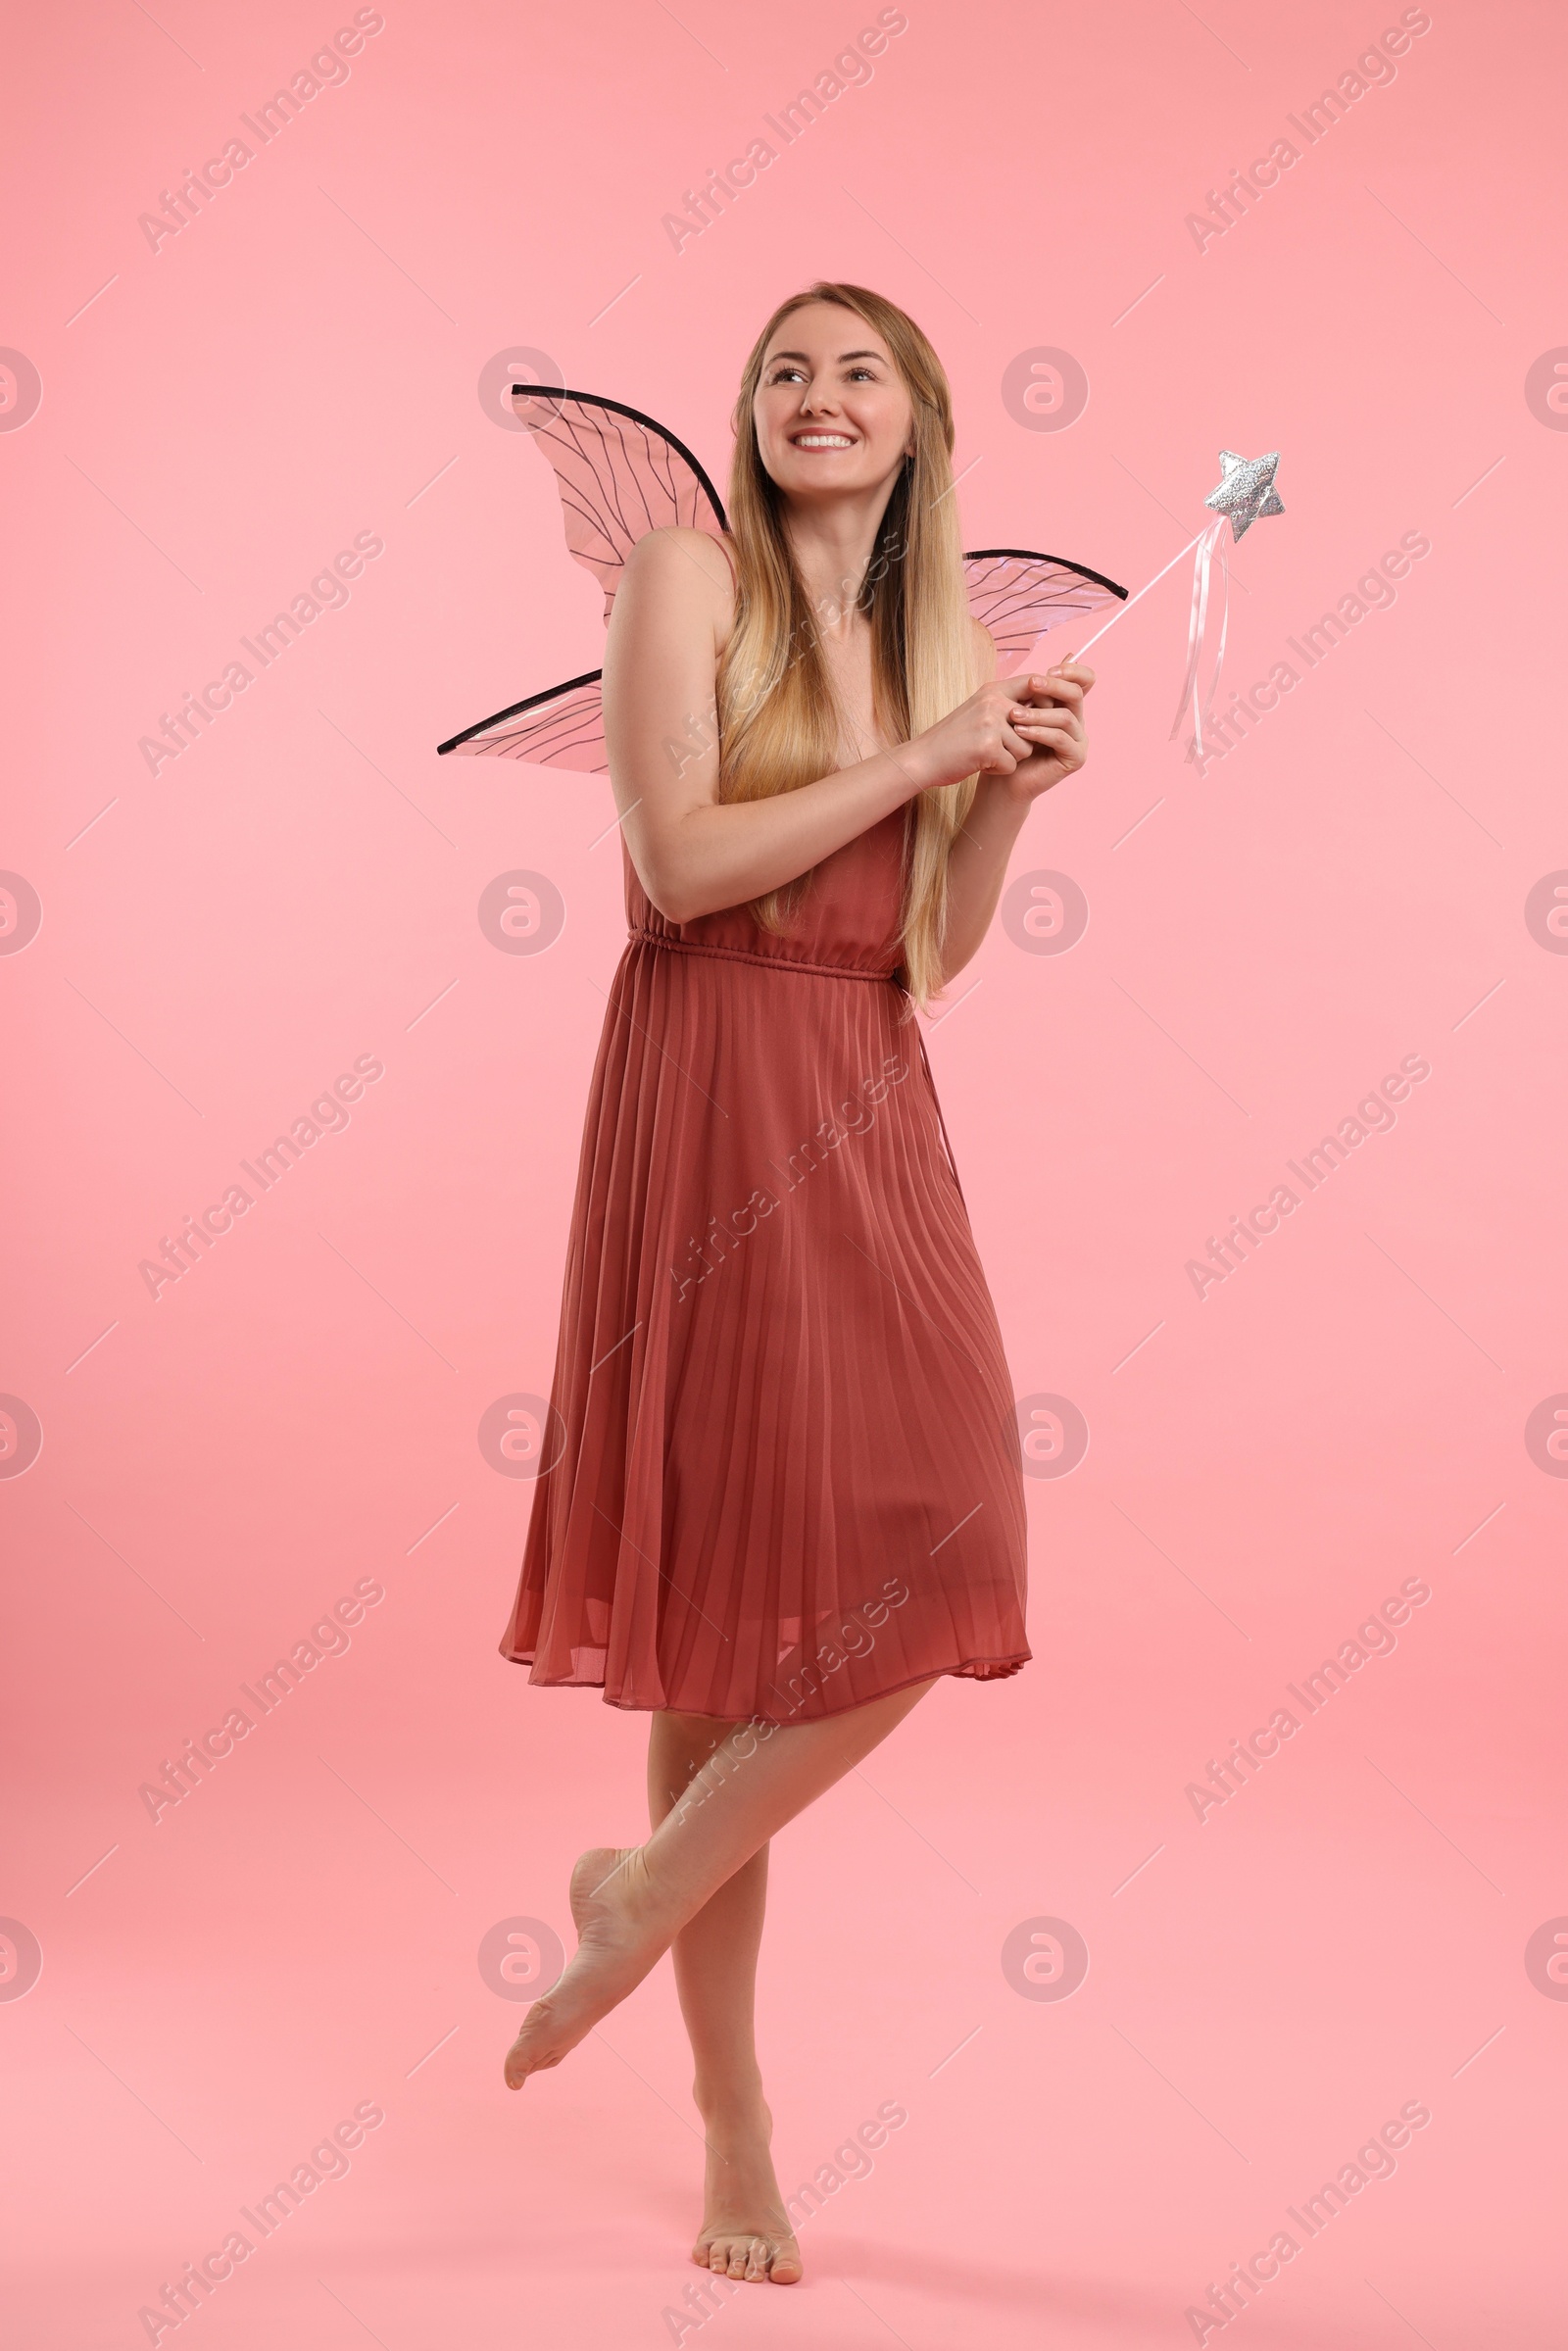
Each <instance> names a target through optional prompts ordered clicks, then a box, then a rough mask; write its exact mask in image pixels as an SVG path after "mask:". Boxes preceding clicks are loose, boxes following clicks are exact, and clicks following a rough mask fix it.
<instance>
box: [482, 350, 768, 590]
mask: <svg viewBox="0 0 1568 2351" xmlns="http://www.w3.org/2000/svg"><path fill="white" fill-rule="evenodd" d="M514 394H515V397H514V401H513V406H514V409H515V414H516V416H517V417H518V418H519V420H520V421H521V422H522V423H523V424H525V425H526V426H527V428H528V430H529V431H530V432H531V433H532V435H533V437H534V440H535V442H536V444H537V446H538V448H539V451H540V454H541V455H542V456H543V457H545V458H546V459H548V461H549V463H550V465H551V468H552V470H553V471H554V473H555V476H556V483H557V486H558V488H559V489H560V492H561V511H562V516H563V519H564V523H565V526H566V545H567V546H568V547H569V548H570V550H571V552H572V554H573V555H574V556H575V557H576V559H577V561H578V563H583V564H586V566H587V568H588V569H589V570H590V571H591V572H592V573H593V574H594V577H595V578H596V579H597V580H598V581H599V584H600V586H601V587H602V588H603V589H604V591H605V618H606V620H607V621H608V620H609V618H610V608H611V606H612V604H613V602H614V599H615V590H616V589H617V588H618V587H619V585H620V575H621V573H622V571H623V570H624V569H625V566H626V558H627V557H628V556H629V555H630V553H631V551H632V549H633V548H634V547H635V546H636V544H637V542H638V540H639V539H642V538H646V536H647V535H648V533H649V532H650V531H651V530H667V529H669V528H670V527H671V526H673V525H675V524H682V525H684V527H685V528H686V529H688V530H704V531H707V532H708V533H709V535H710V536H711V537H712V538H715V539H716V538H719V537H721V536H722V535H723V531H724V509H723V507H722V506H721V505H720V504H719V498H718V492H717V491H716V490H715V489H714V487H713V485H712V483H711V481H710V480H709V478H708V475H707V474H706V473H705V472H704V470H703V468H702V465H700V464H699V463H698V461H697V459H696V458H695V457H693V455H692V453H691V451H690V450H689V449H688V448H687V447H686V445H685V443H684V442H682V441H678V440H677V439H676V438H675V435H674V434H673V433H672V432H668V431H666V430H665V428H664V426H663V425H662V424H657V423H656V422H655V421H654V419H653V417H652V416H644V415H643V414H642V413H641V411H640V410H638V409H634V408H626V407H624V406H623V405H622V404H621V402H620V401H618V400H606V399H603V398H602V397H601V396H600V395H599V394H598V393H597V392H568V391H558V390H557V389H556V388H555V387H554V386H553V385H543V386H540V385H535V384H519V385H515V386H514Z"/></svg>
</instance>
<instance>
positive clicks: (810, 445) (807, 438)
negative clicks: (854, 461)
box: [795, 432, 855, 449]
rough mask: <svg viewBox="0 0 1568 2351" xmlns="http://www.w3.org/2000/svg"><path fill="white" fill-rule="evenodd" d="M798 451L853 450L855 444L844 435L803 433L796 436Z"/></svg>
mask: <svg viewBox="0 0 1568 2351" xmlns="http://www.w3.org/2000/svg"><path fill="white" fill-rule="evenodd" d="M795 446H796V448H797V449H852V448H853V447H854V446H855V444H854V443H853V442H852V441H850V440H847V439H846V437H845V435H844V434H843V433H827V432H801V433H797V434H796V436H795Z"/></svg>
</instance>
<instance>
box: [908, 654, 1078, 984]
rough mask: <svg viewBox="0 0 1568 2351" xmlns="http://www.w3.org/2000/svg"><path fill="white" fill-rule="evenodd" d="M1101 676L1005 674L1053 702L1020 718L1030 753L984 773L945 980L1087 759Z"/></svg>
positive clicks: (952, 890) (1010, 682) (964, 857)
mask: <svg viewBox="0 0 1568 2351" xmlns="http://www.w3.org/2000/svg"><path fill="white" fill-rule="evenodd" d="M975 625H976V628H977V629H979V633H980V635H981V636H982V637H984V639H985V644H984V646H983V647H981V648H980V651H979V659H980V661H981V663H982V670H981V674H982V675H985V676H990V677H992V678H994V677H995V672H996V665H997V649H996V646H995V644H994V643H993V641H992V638H991V636H990V633H989V631H987V630H985V629H983V628H980V625H979V623H978V621H977V622H976V624H975ZM1094 682H1095V673H1094V671H1093V670H1092V669H1086V668H1084V667H1083V665H1082V664H1081V663H1078V662H1066V663H1064V664H1062V666H1061V667H1059V668H1058V669H1055V670H1052V671H1048V672H1047V673H1046V674H1045V675H1043V676H1038V677H1030V678H1023V677H1015V678H1007V679H1005V680H1004V681H1003V683H1004V684H1005V686H1006V687H1007V688H1008V690H1009V691H1012V692H1015V693H1017V694H1018V695H1019V697H1020V701H1021V702H1022V701H1028V702H1031V703H1036V704H1039V703H1041V702H1043V701H1045V707H1044V708H1036V709H1035V710H1033V711H1032V712H1031V714H1030V715H1029V716H1028V717H1027V718H1026V717H1024V716H1021V715H1020V716H1019V717H1018V718H1017V719H1015V721H1014V724H1015V727H1016V730H1017V732H1018V733H1019V734H1020V735H1021V736H1023V737H1024V738H1025V740H1026V741H1027V743H1028V746H1029V756H1028V757H1027V758H1025V759H1021V760H1020V761H1019V762H1018V763H1017V765H1015V766H1014V767H1013V768H1012V770H1011V772H1010V773H1008V774H1005V775H1004V774H990V775H982V776H981V778H980V782H979V786H978V788H977V790H976V792H975V796H974V805H973V807H972V808H970V810H969V813H968V815H967V816H966V817H965V819H964V824H963V830H962V831H961V832H960V833H959V835H958V837H957V839H956V841H955V843H954V845H953V851H952V854H951V856H950V857H949V859H948V929H947V936H946V938H945V939H944V941H943V946H942V971H943V977H944V979H945V980H951V979H952V978H954V977H955V975H956V973H958V972H960V971H961V970H962V969H963V967H964V965H965V964H966V963H967V962H968V961H969V960H970V958H971V956H973V955H974V954H975V953H976V951H977V950H978V948H979V946H980V943H981V941H982V940H983V939H984V937H985V935H986V932H987V931H988V930H989V929H990V927H991V918H992V916H993V915H994V914H995V912H996V910H997V901H998V899H999V898H1000V897H1001V896H1002V885H1003V882H1004V880H1005V878H1006V871H1007V860H1008V858H1009V857H1011V855H1012V848H1013V843H1014V842H1015V841H1016V840H1017V838H1018V835H1019V833H1020V832H1021V831H1022V829H1023V821H1024V818H1025V817H1026V816H1027V815H1028V813H1029V810H1030V808H1031V807H1032V806H1033V804H1034V802H1035V801H1036V800H1037V799H1038V798H1039V796H1040V794H1041V793H1042V792H1049V791H1050V789H1051V787H1052V785H1053V784H1054V783H1057V782H1059V781H1060V779H1061V777H1062V776H1063V775H1068V774H1071V773H1072V772H1073V771H1074V770H1075V769H1076V768H1078V767H1080V766H1082V764H1083V760H1084V756H1085V754H1084V740H1083V701H1084V696H1085V695H1086V694H1087V693H1088V691H1089V688H1090V687H1091V686H1092V685H1093V684H1094ZM1048 696H1049V698H1050V699H1049V701H1046V697H1048Z"/></svg>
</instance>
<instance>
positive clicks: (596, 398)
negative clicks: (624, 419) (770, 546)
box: [512, 384, 1077, 570]
mask: <svg viewBox="0 0 1568 2351" xmlns="http://www.w3.org/2000/svg"><path fill="white" fill-rule="evenodd" d="M512 389H513V390H514V392H526V393H527V394H528V395H529V397H530V398H531V399H534V400H581V401H583V402H585V403H586V405H587V406H588V407H589V408H606V409H609V410H610V411H611V413H612V415H613V416H629V417H630V418H631V420H632V422H633V423H634V424H641V425H645V426H646V427H647V429H648V431H649V432H656V433H658V435H659V437H660V439H661V440H662V441H667V442H668V443H669V445H670V447H671V449H673V450H674V452H675V454H676V456H677V457H683V458H684V459H685V460H686V463H687V465H690V467H691V469H692V471H693V472H694V473H695V474H696V476H697V478H698V480H699V481H700V482H701V483H702V485H703V488H704V489H705V490H706V491H707V493H708V500H709V504H710V505H711V508H712V510H713V512H714V514H716V515H717V516H718V527H719V529H720V530H722V531H727V530H728V529H729V522H728V519H727V517H726V515H725V513H724V502H723V500H722V499H721V498H720V497H719V494H718V492H717V491H716V490H715V489H714V487H713V485H712V483H711V481H710V480H709V478H708V468H707V466H706V465H704V464H703V462H702V460H701V458H699V457H696V456H694V455H693V453H692V451H691V450H689V449H688V448H687V446H686V444H685V442H684V441H683V440H681V439H680V437H679V435H678V434H676V433H672V432H671V431H670V429H669V426H668V425H667V424H661V423H660V421H659V418H658V417H657V416H645V415H644V413H643V411H642V410H641V409H640V408H628V407H627V406H626V403H625V402H624V401H623V400H607V399H606V397H605V395H604V393H603V392H573V391H571V390H569V389H568V387H567V386H566V385H564V384H514V385H513V387H512ZM1073 568H1074V569H1075V570H1076V569H1077V565H1076V564H1075V565H1074V566H1073Z"/></svg>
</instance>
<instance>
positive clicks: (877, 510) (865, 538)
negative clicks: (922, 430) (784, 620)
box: [783, 474, 898, 637]
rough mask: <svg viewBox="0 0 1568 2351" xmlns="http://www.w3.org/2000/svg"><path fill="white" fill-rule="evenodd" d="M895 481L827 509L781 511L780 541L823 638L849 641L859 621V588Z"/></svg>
mask: <svg viewBox="0 0 1568 2351" xmlns="http://www.w3.org/2000/svg"><path fill="white" fill-rule="evenodd" d="M897 480H898V476H897V474H895V475H894V477H893V479H892V480H891V481H887V482H883V483H881V484H880V485H879V486H878V487H877V488H875V489H873V490H865V491H860V492H856V493H855V494H853V495H851V496H849V497H845V498H836V499H834V500H833V501H832V502H831V503H830V504H822V505H818V504H815V503H813V504H811V505H809V506H806V505H802V504H800V503H799V502H796V503H794V504H788V505H786V506H785V508H784V513H783V524H784V535H785V537H786V538H787V539H788V541H789V545H790V553H791V554H792V555H793V557H794V558H795V567H796V569H797V570H798V571H799V573H800V575H801V583H802V585H803V586H804V588H805V590H806V593H807V595H808V597H809V599H810V602H811V607H812V610H813V611H814V612H815V613H816V621H817V627H818V629H819V631H820V632H821V634H822V635H823V636H824V637H834V636H838V637H847V636H848V635H849V634H850V632H851V630H852V629H853V628H854V627H855V626H856V624H857V622H858V620H859V617H860V615H859V612H858V597H859V592H860V583H861V581H862V580H863V579H864V577H865V574H866V568H867V566H868V565H869V563H870V561H871V554H872V550H873V549H874V547H875V546H876V535H877V532H878V531H879V530H880V529H881V527H882V517H883V515H884V514H886V513H887V509H888V501H889V499H890V498H891V497H892V496H893V491H894V487H895V484H896V482H897Z"/></svg>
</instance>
